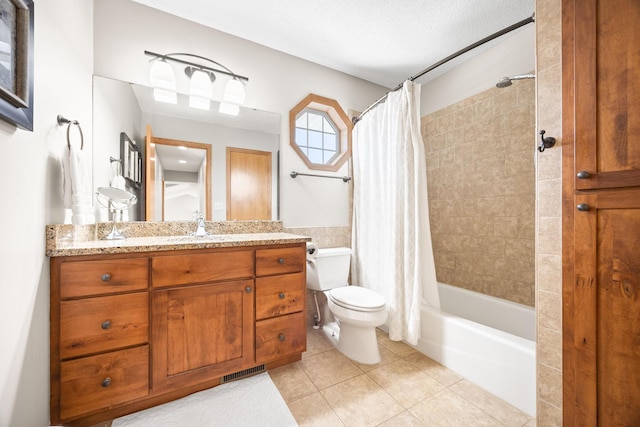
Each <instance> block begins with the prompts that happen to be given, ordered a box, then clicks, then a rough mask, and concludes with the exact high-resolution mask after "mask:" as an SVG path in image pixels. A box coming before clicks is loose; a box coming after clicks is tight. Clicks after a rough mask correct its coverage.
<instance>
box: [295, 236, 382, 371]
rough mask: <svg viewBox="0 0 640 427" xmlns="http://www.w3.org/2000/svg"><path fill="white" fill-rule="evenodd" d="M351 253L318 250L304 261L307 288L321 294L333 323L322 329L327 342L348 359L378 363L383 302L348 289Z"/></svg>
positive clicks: (355, 288)
mask: <svg viewBox="0 0 640 427" xmlns="http://www.w3.org/2000/svg"><path fill="white" fill-rule="evenodd" d="M350 262H351V249H349V248H326V249H318V250H317V254H316V253H314V254H313V256H310V257H308V259H307V288H308V289H312V290H314V291H322V292H324V293H325V295H326V296H327V306H328V308H329V310H330V311H331V313H332V314H333V316H334V317H335V319H336V321H335V322H329V323H327V324H325V325H324V326H323V328H322V329H323V331H324V333H325V335H326V336H327V337H328V338H329V340H330V341H331V342H332V343H333V344H334V345H335V346H336V347H337V349H338V350H339V351H340V352H342V353H343V354H344V355H345V356H347V357H348V358H350V359H352V360H354V361H356V362H359V363H365V364H375V363H378V362H380V352H379V351H378V341H377V338H376V327H377V326H380V325H382V324H383V323H384V322H386V321H387V308H386V305H385V301H384V298H382V297H381V296H380V295H379V294H377V293H376V292H374V291H372V290H370V289H365V288H362V287H360V286H349V285H348V280H347V279H348V276H349V265H350Z"/></svg>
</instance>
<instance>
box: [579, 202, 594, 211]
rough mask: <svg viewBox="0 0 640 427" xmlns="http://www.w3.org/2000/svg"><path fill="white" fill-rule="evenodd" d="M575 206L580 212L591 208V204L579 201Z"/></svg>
mask: <svg viewBox="0 0 640 427" xmlns="http://www.w3.org/2000/svg"><path fill="white" fill-rule="evenodd" d="M576 208H578V210H579V211H580V212H587V211H588V210H589V209H591V206H589V205H588V204H586V203H580V204H579V205H578V206H576Z"/></svg>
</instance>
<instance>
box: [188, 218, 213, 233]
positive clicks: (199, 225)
mask: <svg viewBox="0 0 640 427" xmlns="http://www.w3.org/2000/svg"><path fill="white" fill-rule="evenodd" d="M195 220H196V231H194V232H193V233H191V236H195V237H202V236H208V235H210V234H211V233H209V232H208V231H207V230H206V228H205V227H206V224H205V222H204V216H203V215H202V214H201V213H198V214H196V215H195Z"/></svg>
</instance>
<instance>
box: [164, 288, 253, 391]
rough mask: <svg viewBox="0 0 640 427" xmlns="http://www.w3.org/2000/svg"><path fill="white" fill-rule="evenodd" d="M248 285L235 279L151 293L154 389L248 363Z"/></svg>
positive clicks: (250, 345)
mask: <svg viewBox="0 0 640 427" xmlns="http://www.w3.org/2000/svg"><path fill="white" fill-rule="evenodd" d="M253 287H254V286H253V280H239V281H233V282H222V283H212V284H205V285H200V286H184V287H181V288H173V289H168V290H162V291H154V292H152V319H153V327H152V336H153V348H152V361H153V383H152V389H153V390H154V391H157V390H162V389H165V388H171V387H184V386H188V385H191V384H197V383H201V382H204V381H207V380H210V379H214V378H217V377H220V376H223V375H226V374H229V373H232V372H236V371H238V370H241V369H244V368H246V367H247V366H251V365H252V363H253V360H254V342H253V337H254V313H253V311H254V302H253V301H254V296H253V292H254V290H253Z"/></svg>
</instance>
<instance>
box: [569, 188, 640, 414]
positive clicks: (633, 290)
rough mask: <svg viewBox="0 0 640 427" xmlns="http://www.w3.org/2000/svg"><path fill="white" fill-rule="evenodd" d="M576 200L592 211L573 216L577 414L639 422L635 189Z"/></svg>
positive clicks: (639, 247) (638, 203) (639, 197)
mask: <svg viewBox="0 0 640 427" xmlns="http://www.w3.org/2000/svg"><path fill="white" fill-rule="evenodd" d="M576 203H577V204H580V203H585V204H588V205H589V207H590V209H589V211H586V212H576V214H575V233H576V234H575V235H576V263H575V265H576V267H575V283H574V292H573V296H574V303H573V306H574V307H575V308H574V310H575V313H574V316H575V326H574V340H573V341H574V344H573V345H574V348H575V354H576V359H575V362H574V370H575V372H576V384H575V390H576V398H575V404H576V406H577V407H578V409H579V410H578V411H577V414H578V415H577V416H578V417H582V416H585V419H590V420H597V422H598V425H602V426H607V425H639V424H640V350H639V349H640V257H639V256H638V254H640V190H627V191H617V192H610V193H606V194H601V195H596V194H590V195H578V196H576ZM580 420H582V418H579V419H576V420H573V421H575V422H576V423H578V424H580V422H579V421H580Z"/></svg>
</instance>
